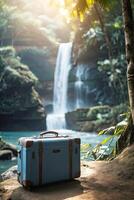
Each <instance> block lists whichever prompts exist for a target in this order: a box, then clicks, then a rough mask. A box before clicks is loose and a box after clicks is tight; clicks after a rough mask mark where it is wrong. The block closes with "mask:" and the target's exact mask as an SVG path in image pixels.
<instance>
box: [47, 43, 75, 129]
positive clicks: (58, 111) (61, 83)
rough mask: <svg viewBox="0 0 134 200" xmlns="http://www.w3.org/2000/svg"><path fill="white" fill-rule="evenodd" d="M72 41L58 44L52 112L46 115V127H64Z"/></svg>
mask: <svg viewBox="0 0 134 200" xmlns="http://www.w3.org/2000/svg"><path fill="white" fill-rule="evenodd" d="M71 51H72V43H62V44H60V47H59V50H58V56H57V61H56V68H55V77H54V95H53V113H52V114H49V115H48V116H47V129H48V130H50V129H64V128H65V127H66V123H65V112H67V89H68V75H69V71H70V69H71Z"/></svg>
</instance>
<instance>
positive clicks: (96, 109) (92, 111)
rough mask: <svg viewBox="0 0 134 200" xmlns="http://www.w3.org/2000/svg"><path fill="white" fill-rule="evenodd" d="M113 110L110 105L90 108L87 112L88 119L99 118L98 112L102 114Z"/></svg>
mask: <svg viewBox="0 0 134 200" xmlns="http://www.w3.org/2000/svg"><path fill="white" fill-rule="evenodd" d="M110 112H111V108H110V106H107V105H105V106H95V107H92V108H90V109H89V111H88V113H87V119H88V120H97V118H98V114H100V115H104V116H105V115H106V114H107V113H110Z"/></svg>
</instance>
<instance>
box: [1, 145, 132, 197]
mask: <svg viewBox="0 0 134 200" xmlns="http://www.w3.org/2000/svg"><path fill="white" fill-rule="evenodd" d="M81 169H82V170H81V172H82V173H81V177H80V178H79V179H77V180H74V181H68V182H62V183H56V184H51V185H48V186H44V187H41V188H36V189H34V190H33V191H28V190H25V189H23V187H22V186H20V184H19V183H18V182H17V180H16V178H14V179H8V180H6V181H3V182H1V183H0V188H1V190H0V192H1V197H0V198H1V199H2V200H64V199H66V200H134V145H132V146H131V147H129V148H126V149H125V150H124V151H123V152H122V153H121V154H120V155H119V156H118V157H117V158H116V159H115V160H113V161H94V162H83V163H82V167H81Z"/></svg>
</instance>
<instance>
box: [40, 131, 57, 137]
mask: <svg viewBox="0 0 134 200" xmlns="http://www.w3.org/2000/svg"><path fill="white" fill-rule="evenodd" d="M47 134H54V135H55V137H58V132H56V131H45V132H41V133H40V136H42V137H43V136H44V135H47Z"/></svg>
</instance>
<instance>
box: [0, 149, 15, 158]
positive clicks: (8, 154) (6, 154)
mask: <svg viewBox="0 0 134 200" xmlns="http://www.w3.org/2000/svg"><path fill="white" fill-rule="evenodd" d="M12 157H13V153H12V151H11V150H0V160H11V159H12Z"/></svg>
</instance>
